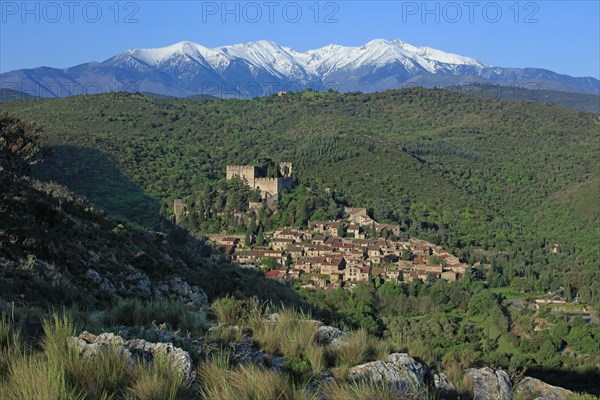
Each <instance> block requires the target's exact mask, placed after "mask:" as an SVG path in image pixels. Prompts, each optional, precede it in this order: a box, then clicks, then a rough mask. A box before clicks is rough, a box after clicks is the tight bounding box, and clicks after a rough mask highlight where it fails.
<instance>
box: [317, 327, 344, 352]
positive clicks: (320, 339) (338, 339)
mask: <svg viewBox="0 0 600 400" xmlns="http://www.w3.org/2000/svg"><path fill="white" fill-rule="evenodd" d="M351 335H352V334H351V333H349V332H344V331H342V330H341V329H338V328H336V327H333V326H328V325H321V326H319V327H318V328H317V331H316V332H315V339H316V341H317V343H319V344H320V345H322V346H329V347H330V348H331V349H337V348H338V347H340V345H341V343H342V342H343V340H344V339H345V338H347V337H350V336H351Z"/></svg>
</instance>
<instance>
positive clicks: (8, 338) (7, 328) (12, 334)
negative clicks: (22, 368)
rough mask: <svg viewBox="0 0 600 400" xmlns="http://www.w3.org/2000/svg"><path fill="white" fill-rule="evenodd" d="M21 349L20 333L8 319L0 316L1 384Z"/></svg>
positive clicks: (2, 315)
mask: <svg viewBox="0 0 600 400" xmlns="http://www.w3.org/2000/svg"><path fill="white" fill-rule="evenodd" d="M20 349H21V339H20V335H19V332H18V331H16V330H15V329H13V328H12V326H11V323H10V321H9V319H8V317H6V316H4V314H0V383H2V381H4V380H5V379H6V378H7V376H8V370H9V366H10V363H11V360H13V359H14V358H15V357H16V356H17V355H18V354H19V351H20Z"/></svg>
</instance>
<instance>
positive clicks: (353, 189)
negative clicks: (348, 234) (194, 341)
mask: <svg viewBox="0 0 600 400" xmlns="http://www.w3.org/2000/svg"><path fill="white" fill-rule="evenodd" d="M0 109H1V111H9V112H10V113H11V114H14V115H18V116H19V117H23V118H25V119H27V120H32V121H35V122H37V123H39V125H40V126H43V127H44V130H43V131H42V130H38V129H37V128H36V127H35V126H31V125H30V124H28V123H23V122H20V121H17V120H15V119H12V117H8V116H3V117H2V123H3V125H2V129H3V137H2V138H1V139H2V140H3V141H2V143H1V144H2V145H3V146H2V151H3V152H4V153H2V154H1V155H2V160H3V163H4V164H2V168H1V169H0V172H1V173H0V179H1V184H2V188H3V191H2V193H1V195H2V196H0V200H1V201H0V211H2V213H0V217H1V222H2V225H1V226H0V232H1V233H2V234H1V235H0V243H1V244H2V246H1V247H0V250H1V251H0V262H1V264H0V288H1V289H2V291H1V293H2V295H1V296H0V297H1V298H2V299H3V300H5V301H8V302H11V301H16V302H17V304H22V305H34V304H35V305H42V306H47V305H54V304H61V305H67V306H71V305H75V304H81V305H83V306H86V307H93V308H95V307H100V308H104V307H111V306H112V305H114V304H115V302H117V301H118V299H119V298H131V297H133V298H136V297H137V298H146V297H147V293H146V295H145V294H144V293H145V292H144V290H145V289H144V287H145V284H144V282H143V281H144V277H147V278H148V280H149V281H150V284H151V287H160V286H161V285H162V284H163V283H164V282H165V280H167V279H169V277H172V276H173V275H176V276H179V277H181V278H183V279H185V280H186V281H189V282H190V283H192V284H197V285H198V286H200V287H201V288H202V289H204V290H205V291H206V292H207V294H208V296H209V298H216V297H220V296H223V295H224V294H225V293H232V294H233V296H235V297H236V298H238V299H247V298H249V297H250V296H252V295H253V294H257V295H259V296H262V298H264V299H267V300H272V301H274V302H275V303H276V304H279V302H280V301H284V302H286V303H287V304H295V305H299V306H301V307H302V308H303V309H305V310H311V311H312V313H313V315H314V316H315V317H316V318H319V319H321V320H323V321H327V322H329V323H330V322H335V323H337V324H338V325H340V326H346V327H347V328H348V329H362V330H364V334H367V333H368V334H370V335H374V336H378V337H379V338H380V339H381V340H382V341H383V342H382V346H384V345H385V346H387V347H386V349H394V351H408V352H409V353H410V354H413V355H415V356H417V357H419V358H420V359H422V360H425V361H426V362H427V363H429V364H430V365H432V366H433V365H434V366H435V368H436V369H437V370H441V369H443V370H445V371H447V372H448V375H449V377H450V379H451V381H453V382H460V381H462V374H463V371H464V369H465V368H467V367H469V366H482V365H488V366H492V367H494V368H504V369H508V370H509V372H511V377H514V378H513V379H517V378H518V377H519V376H520V374H522V373H526V374H527V375H531V376H537V377H541V378H543V379H546V380H547V381H548V382H551V383H554V384H558V385H562V386H565V387H568V388H571V389H574V390H585V391H589V392H592V393H597V388H596V387H595V386H594V385H593V384H592V385H590V382H595V381H596V380H597V376H598V365H600V364H599V362H598V353H599V349H598V338H599V337H600V332H599V331H598V324H597V323H588V324H586V323H584V321H583V319H582V318H569V317H568V316H566V315H562V314H556V313H554V312H553V309H552V308H544V309H542V310H539V311H534V310H531V309H528V308H521V309H519V308H516V307H513V306H511V305H510V304H509V303H508V300H509V299H512V298H515V297H519V298H520V299H519V301H521V302H522V304H525V305H526V304H527V299H526V298H527V297H528V296H530V295H531V296H533V295H540V294H542V293H543V292H546V291H548V290H556V289H559V288H560V287H563V288H564V292H565V294H566V295H567V297H572V296H575V295H576V294H577V295H579V298H580V300H581V301H582V302H584V303H585V304H587V305H592V306H594V307H596V310H597V306H598V302H599V296H600V289H599V287H598V285H599V282H600V280H599V277H598V257H597V238H598V230H597V229H598V222H599V206H600V201H599V199H598V196H599V194H598V184H597V182H598V179H599V176H598V129H599V120H598V117H597V116H595V115H593V114H585V113H578V112H574V111H569V110H566V109H563V108H560V107H555V106H544V105H536V104H523V103H512V102H499V101H490V100H484V99H475V98H472V97H468V96H464V95H460V94H457V93H451V92H448V91H423V90H416V89H415V90H406V91H392V92H386V93H380V94H371V95H365V94H346V95H342V94H337V93H313V92H305V93H298V94H287V95H284V96H281V97H278V96H274V97H268V98H261V99H255V100H251V101H236V100H229V101H221V100H215V101H192V100H187V101H184V100H172V99H169V100H165V99H156V98H151V97H146V96H143V95H137V94H114V95H103V96H86V97H74V98H66V99H60V100H34V101H24V102H19V101H17V102H11V103H2V104H0ZM21 131H30V132H32V133H36V132H37V133H36V134H35V135H33V136H34V138H35V136H40V138H41V139H43V140H44V141H45V143H46V148H45V150H46V151H45V152H44V153H45V154H44V160H41V161H40V162H38V163H36V164H35V165H33V174H34V176H35V177H37V178H41V179H42V182H38V181H36V180H35V179H31V178H27V177H25V176H23V175H24V174H25V173H26V170H28V169H29V166H28V164H30V163H34V161H37V152H36V151H35V150H37V148H36V146H34V144H35V143H37V139H36V140H33V141H32V142H31V143H32V144H31V145H30V146H29V145H28V144H27V143H28V142H27V141H26V140H22V139H18V135H17V139H18V140H15V141H14V143H15V145H13V144H11V143H13V142H10V141H8V142H7V141H6V139H5V138H6V137H8V138H9V139H10V140H13V139H14V137H13V136H11V135H13V133H15V132H16V133H17V134H18V133H19V132H21ZM27 140H28V139H27ZM21 148H23V149H25V155H24V157H25V161H26V162H25V163H22V162H21V159H20V158H19V157H21V156H19V157H14V156H13V155H12V153H13V152H14V151H15V149H17V150H18V149H21ZM34 156H35V159H30V157H34ZM261 157H269V158H272V159H274V160H277V161H292V162H293V163H294V172H293V174H294V176H295V177H296V178H297V180H298V185H297V186H296V187H295V188H294V189H293V190H289V191H286V192H285V193H284V194H283V196H282V199H281V202H280V211H279V212H278V213H276V214H273V215H269V216H264V217H265V218H262V217H261V218H260V222H261V223H264V224H265V225H267V224H270V226H273V225H277V224H284V223H286V224H304V223H306V221H308V220H309V219H311V218H329V217H332V216H335V215H336V213H339V211H340V207H341V205H344V204H347V205H351V206H364V207H369V208H371V209H372V212H373V216H374V217H375V218H376V219H377V220H380V221H381V222H384V221H390V222H396V223H399V224H400V225H401V226H402V230H403V234H405V235H410V236H417V237H421V238H423V239H428V240H431V241H434V242H436V243H439V244H442V245H443V246H445V247H446V248H448V249H449V250H451V251H453V252H455V253H456V254H459V255H460V256H461V257H462V258H464V259H465V260H466V261H468V262H470V263H476V262H480V264H477V265H478V267H477V268H473V269H472V270H470V271H469V272H468V274H467V275H466V276H465V278H464V279H462V280H461V281H459V282H455V283H447V282H445V281H443V280H437V281H435V280H432V281H427V282H421V281H420V280H417V281H414V282H412V283H410V284H403V283H400V284H394V283H386V284H384V285H382V286H379V285H378V284H376V283H373V282H371V283H369V284H363V285H359V286H357V287H356V288H355V289H354V290H353V291H347V290H344V289H339V290H335V291H331V292H324V291H319V292H310V291H306V290H303V289H302V290H299V291H298V292H296V291H293V290H292V288H291V287H289V286H284V285H281V284H278V283H276V282H274V281H271V280H266V279H263V278H262V276H259V274H258V273H255V271H247V270H241V269H237V268H235V267H233V266H230V265H227V264H225V263H222V262H220V263H214V262H212V261H210V260H208V259H206V258H202V256H206V255H208V253H207V251H208V249H206V248H205V247H204V245H203V244H202V243H201V242H197V241H196V240H195V239H194V238H193V237H190V236H189V235H188V234H187V233H186V232H183V231H181V230H179V229H176V228H174V227H173V226H172V225H171V223H170V222H169V221H167V220H166V219H165V217H170V216H171V210H170V205H171V204H172V199H173V198H180V197H181V198H184V199H186V200H190V201H197V200H198V199H200V200H201V202H200V203H201V204H202V205H201V207H206V208H211V209H212V211H213V213H212V214H210V215H214V217H211V218H210V219H207V220H204V221H198V223H199V226H198V227H199V228H201V229H200V230H201V231H210V232H217V231H221V230H236V229H239V228H240V227H238V226H236V225H235V223H233V224H232V220H231V218H229V216H230V215H231V214H232V213H234V212H235V210H236V205H238V204H244V203H245V202H246V200H247V199H248V198H250V197H251V196H252V195H253V193H252V191H250V190H248V189H247V188H245V187H243V186H240V185H239V182H236V181H235V180H233V181H225V179H224V175H225V165H226V164H243V163H251V162H253V161H254V160H256V159H257V158H261ZM21 158H23V157H21ZM21 167H22V168H23V170H19V171H18V173H13V172H10V173H9V174H6V171H7V170H8V171H13V170H14V169H15V168H21ZM47 180H54V181H56V182H58V183H60V184H62V185H65V186H66V187H68V188H69V190H71V191H73V192H75V193H76V194H79V195H84V196H86V197H87V198H88V199H89V200H91V201H92V202H93V203H89V202H87V201H86V200H83V199H80V198H78V197H77V196H75V195H73V194H71V193H70V192H69V190H67V189H65V188H64V187H62V186H59V185H55V184H52V183H47V182H44V181H47ZM96 205H97V206H99V207H101V208H104V209H105V210H106V211H107V212H108V213H109V214H110V215H109V216H107V215H104V213H103V212H101V211H99V210H98V209H97V208H96ZM127 219H131V220H132V221H134V222H133V223H131V222H128V221H127ZM136 221H137V223H136ZM267 221H268V222H267ZM193 222H194V221H188V225H189V226H190V227H193ZM143 225H146V226H151V227H154V228H156V229H157V230H160V231H163V232H167V233H168V235H166V236H165V235H164V234H162V233H157V232H155V231H150V230H148V229H147V227H144V226H143ZM555 243H558V244H560V245H561V246H560V251H559V252H558V253H557V254H554V253H552V252H551V251H550V249H551V247H552V245H553V244H555ZM127 265H130V266H131V267H132V268H134V269H129V267H127ZM90 269H92V270H93V271H92V272H89V270H90ZM94 272H96V273H98V274H99V276H100V281H97V278H96V274H95V273H94ZM129 276H133V277H135V279H133V280H131V281H128V280H127V278H128V277H129ZM138 278H139V279H138ZM119 282H126V284H125V286H124V287H119ZM111 285H112V289H111ZM113 290H114V291H113ZM523 292H525V293H523ZM528 292H531V293H528ZM0 306H1V308H2V310H3V311H6V310H8V308H9V307H8V305H7V304H6V303H3V302H1V301H0ZM570 306H571V305H570ZM127 307H128V306H127ZM573 307H575V308H573V310H575V311H577V310H580V309H581V308H582V307H585V305H573ZM93 308H92V309H93ZM149 323H150V322H149V321H146V324H149ZM361 332H363V331H361ZM227 340H229V342H231V341H234V342H235V340H236V339H235V337H231V338H229V339H227ZM229 342H227V343H229ZM303 357H306V356H301V357H300V358H292V359H290V360H288V361H287V362H289V363H290V366H286V368H290V370H291V371H295V373H296V372H298V370H299V369H301V368H305V367H303V365H304V364H302V362H306V360H305V359H304V358H303ZM526 367H527V368H529V369H528V370H527V371H525V370H524V368H526ZM306 368H308V367H306ZM296 369H298V370H296Z"/></svg>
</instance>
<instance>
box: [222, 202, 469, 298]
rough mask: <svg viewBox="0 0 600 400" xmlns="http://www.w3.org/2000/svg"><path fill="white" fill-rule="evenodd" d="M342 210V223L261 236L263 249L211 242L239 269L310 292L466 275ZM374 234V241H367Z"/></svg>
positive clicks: (362, 212)
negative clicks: (256, 271) (257, 271)
mask: <svg viewBox="0 0 600 400" xmlns="http://www.w3.org/2000/svg"><path fill="white" fill-rule="evenodd" d="M346 211H347V219H345V220H340V221H328V222H325V221H311V222H310V223H309V228H308V229H297V228H291V227H284V228H280V229H277V230H275V231H274V232H270V233H266V234H265V236H264V243H263V245H262V246H259V245H258V244H256V243H255V241H254V240H253V242H252V243H250V244H245V243H244V240H243V239H242V238H239V237H234V236H229V237H224V238H220V239H218V240H216V243H217V245H218V247H219V248H220V249H221V250H222V251H223V252H224V253H225V254H227V255H228V256H229V257H231V260H232V261H233V262H234V263H237V264H239V265H240V266H242V267H246V268H263V269H264V270H265V271H266V272H265V274H266V276H268V277H271V278H274V279H279V280H282V281H287V282H292V283H300V284H301V285H302V286H303V287H306V288H313V289H317V288H320V289H335V288H339V287H345V288H352V287H353V286H355V285H356V283H358V282H365V281H369V280H371V279H374V280H376V281H378V282H379V283H382V282H385V281H396V282H397V281H404V282H410V281H412V280H414V279H421V280H423V281H426V280H428V279H432V278H437V279H445V280H448V281H454V280H457V279H459V278H460V277H461V276H462V275H463V274H464V273H465V271H466V269H467V265H466V264H464V263H461V262H460V260H459V259H458V258H457V257H455V256H453V255H452V254H450V253H448V252H447V251H445V250H444V249H442V248H441V247H440V246H436V245H434V244H431V243H428V242H426V241H423V240H419V239H414V238H411V239H409V240H408V241H406V242H400V241H393V240H389V239H384V238H383V237H382V236H384V235H385V234H386V231H388V232H391V233H393V232H395V231H396V229H398V227H396V226H394V225H388V224H379V223H377V222H376V221H374V220H373V219H371V218H370V217H369V216H368V215H367V210H366V209H364V208H347V209H346ZM373 233H375V235H376V236H377V237H378V238H370V239H367V238H366V236H367V235H369V236H372V235H373Z"/></svg>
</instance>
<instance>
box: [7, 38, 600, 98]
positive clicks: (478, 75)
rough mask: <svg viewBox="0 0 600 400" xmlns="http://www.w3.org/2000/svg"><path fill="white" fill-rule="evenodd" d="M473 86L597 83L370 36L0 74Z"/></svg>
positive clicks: (43, 89)
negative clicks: (314, 45)
mask: <svg viewBox="0 0 600 400" xmlns="http://www.w3.org/2000/svg"><path fill="white" fill-rule="evenodd" d="M473 82H481V83H485V82H493V83H497V84H504V85H513V86H514V85H518V86H524V87H528V88H530V89H531V88H543V89H553V90H564V91H574V92H586V93H599V92H600V82H599V81H598V80H597V79H594V78H573V77H570V76H567V75H559V74H557V73H554V72H552V71H548V70H544V69H536V68H526V69H516V68H501V67H494V66H490V65H486V64H483V63H481V62H479V61H477V60H476V59H473V58H469V57H464V56H461V55H457V54H451V53H446V52H444V51H441V50H436V49H432V48H430V47H415V46H412V45H410V44H408V43H405V42H403V41H401V40H398V39H394V40H383V39H376V40H372V41H370V42H369V43H367V44H365V45H364V46H360V47H345V46H339V45H335V44H332V45H329V46H325V47H322V48H320V49H316V50H308V51H305V52H299V51H296V50H294V49H291V48H288V47H282V46H279V45H278V44H276V43H274V42H271V41H266V40H261V41H258V42H250V43H244V44H236V45H232V46H223V47H217V48H214V49H210V48H207V47H204V46H202V45H200V44H197V43H192V42H180V43H176V44H174V45H171V46H167V47H162V48H152V49H132V50H127V51H125V52H123V53H121V54H119V55H117V56H115V57H112V58H110V59H108V60H106V61H104V62H101V63H98V62H91V63H87V64H82V65H79V66H75V67H71V68H66V69H53V68H48V67H41V68H36V69H28V70H18V71H12V72H7V73H5V74H2V75H0V85H1V87H2V88H5V89H15V90H19V91H22V92H26V93H30V94H33V95H37V96H41V97H62V96H68V95H73V94H81V93H98V92H107V91H115V90H127V91H140V92H153V93H157V94H162V95H171V96H189V95H196V94H209V95H214V96H217V97H253V96H257V95H258V96H260V95H266V94H272V93H274V92H278V91H280V90H303V89H304V88H307V87H310V88H312V89H316V90H327V89H335V90H339V91H363V92H372V91H380V90H386V89H393V88H399V87H402V86H403V85H423V86H426V87H431V86H441V87H444V86H450V85H457V84H463V83H473Z"/></svg>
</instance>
